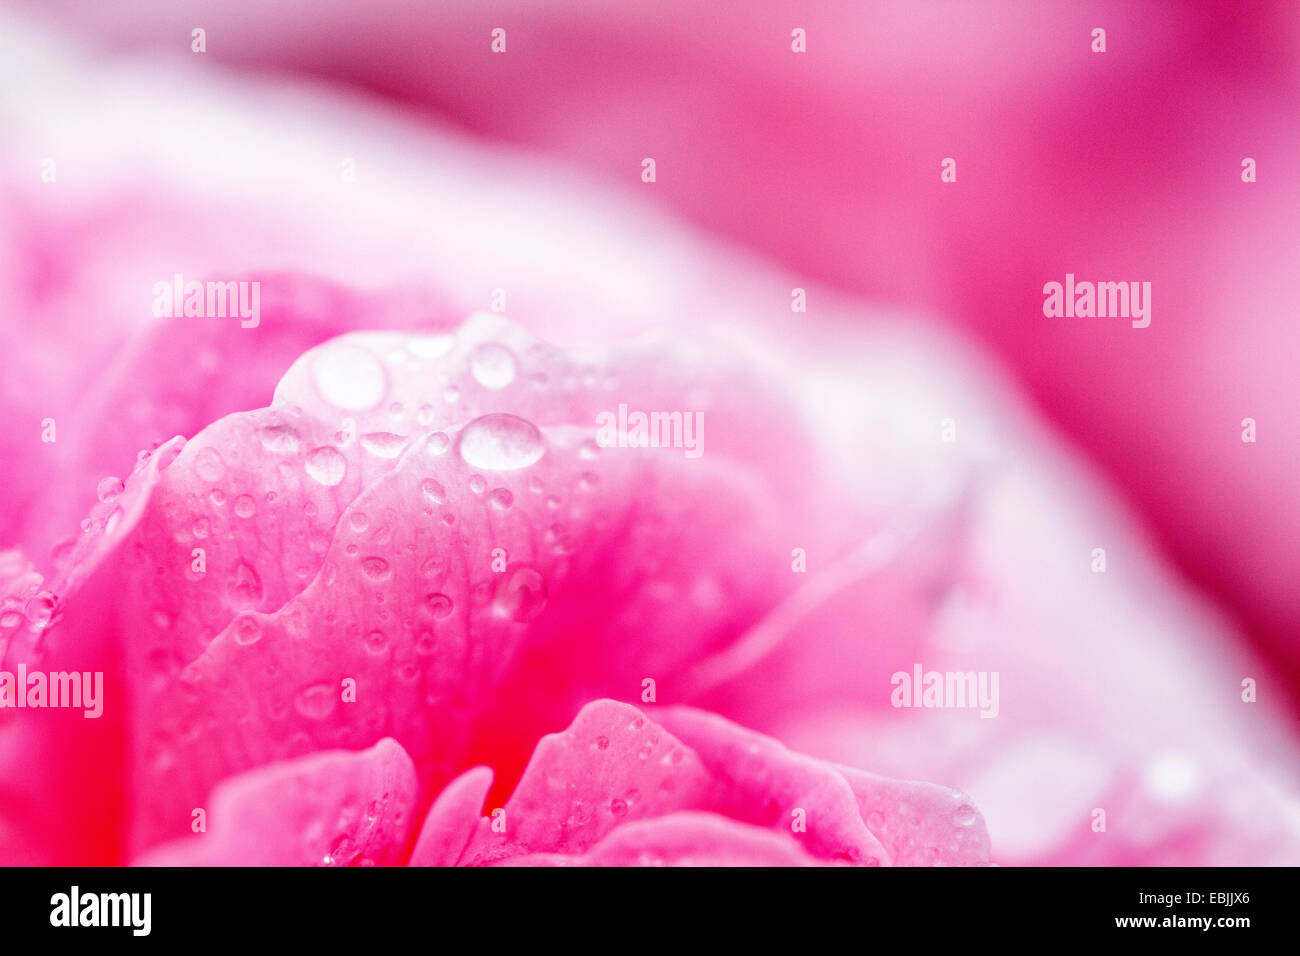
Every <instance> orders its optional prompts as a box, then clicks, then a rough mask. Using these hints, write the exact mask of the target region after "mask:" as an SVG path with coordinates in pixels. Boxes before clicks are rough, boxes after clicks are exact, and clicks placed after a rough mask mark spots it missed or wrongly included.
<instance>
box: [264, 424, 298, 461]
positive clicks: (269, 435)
mask: <svg viewBox="0 0 1300 956" xmlns="http://www.w3.org/2000/svg"><path fill="white" fill-rule="evenodd" d="M257 437H258V438H259V439H260V440H261V442H262V447H263V448H265V449H266V450H267V451H270V452H275V453H276V454H278V455H296V454H297V453H298V433H297V432H296V431H294V430H293V429H292V428H290V427H289V426H288V425H267V426H266V427H264V428H259V429H258V430H257Z"/></svg>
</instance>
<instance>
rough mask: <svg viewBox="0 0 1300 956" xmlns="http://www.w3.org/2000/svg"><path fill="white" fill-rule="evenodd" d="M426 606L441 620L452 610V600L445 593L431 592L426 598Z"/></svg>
mask: <svg viewBox="0 0 1300 956" xmlns="http://www.w3.org/2000/svg"><path fill="white" fill-rule="evenodd" d="M424 606H425V607H427V608H428V609H429V613H430V614H432V615H433V616H434V617H436V618H438V619H439V620H441V619H442V618H445V617H447V616H448V615H450V614H451V612H452V607H453V604H452V600H451V598H449V597H447V595H445V594H430V595H427V596H426V597H425V599H424Z"/></svg>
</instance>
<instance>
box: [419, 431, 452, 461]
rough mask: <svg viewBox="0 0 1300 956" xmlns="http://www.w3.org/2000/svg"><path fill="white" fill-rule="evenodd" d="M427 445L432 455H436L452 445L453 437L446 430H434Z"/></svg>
mask: <svg viewBox="0 0 1300 956" xmlns="http://www.w3.org/2000/svg"><path fill="white" fill-rule="evenodd" d="M425 447H426V449H427V450H428V453H429V454H430V455H433V456H435V457H436V456H438V455H441V454H442V453H443V452H445V451H446V450H447V449H448V448H450V447H451V439H450V438H448V437H447V435H446V434H445V433H444V432H434V433H433V434H432V435H430V436H429V444H428V445H426V446H425Z"/></svg>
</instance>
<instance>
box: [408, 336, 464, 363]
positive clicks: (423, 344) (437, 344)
mask: <svg viewBox="0 0 1300 956" xmlns="http://www.w3.org/2000/svg"><path fill="white" fill-rule="evenodd" d="M455 347H456V336H454V335H449V334H446V333H436V334H433V335H412V336H410V337H409V338H408V339H407V340H406V348H407V350H408V351H409V352H410V353H411V354H412V355H418V356H419V357H420V358H440V357H441V356H443V355H446V354H447V353H448V352H450V351H451V350H452V349H454V348H455Z"/></svg>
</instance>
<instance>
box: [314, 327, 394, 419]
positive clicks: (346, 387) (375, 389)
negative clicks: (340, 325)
mask: <svg viewBox="0 0 1300 956" xmlns="http://www.w3.org/2000/svg"><path fill="white" fill-rule="evenodd" d="M312 378H313V380H314V381H315V383H316V391H317V392H318V393H320V397H321V398H323V399H325V401H327V402H329V403H330V404H331V405H333V406H334V407H335V408H341V409H344V410H346V411H352V412H361V411H366V410H368V409H371V408H374V407H375V406H376V405H378V404H379V403H380V402H382V401H383V400H384V395H385V394H386V393H387V391H388V379H387V376H386V374H385V372H384V366H383V365H382V364H381V363H380V361H379V359H378V358H376V357H375V356H374V355H373V354H372V353H371V352H369V351H368V350H366V349H363V348H360V347H359V346H356V345H349V344H346V343H338V342H336V343H333V344H330V345H326V346H325V347H324V348H323V349H322V350H321V351H320V353H319V354H317V355H316V357H315V359H314V360H313V362H312Z"/></svg>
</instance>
